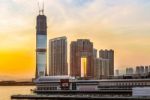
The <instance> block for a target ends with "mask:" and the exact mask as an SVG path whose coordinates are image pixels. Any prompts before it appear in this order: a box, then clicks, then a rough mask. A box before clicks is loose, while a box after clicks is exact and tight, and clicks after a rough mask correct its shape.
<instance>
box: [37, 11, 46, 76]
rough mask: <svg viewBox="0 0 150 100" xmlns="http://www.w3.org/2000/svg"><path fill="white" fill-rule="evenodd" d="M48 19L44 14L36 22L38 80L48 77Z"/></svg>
mask: <svg viewBox="0 0 150 100" xmlns="http://www.w3.org/2000/svg"><path fill="white" fill-rule="evenodd" d="M46 51H47V19H46V16H45V15H44V10H42V14H39V15H38V16H37V20H36V76H35V77H36V78H38V77H40V76H45V75H47V56H46V55H47V53H46Z"/></svg>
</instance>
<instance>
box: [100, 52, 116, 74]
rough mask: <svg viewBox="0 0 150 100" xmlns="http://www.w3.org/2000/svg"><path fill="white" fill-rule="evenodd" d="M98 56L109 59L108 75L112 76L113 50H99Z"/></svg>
mask: <svg viewBox="0 0 150 100" xmlns="http://www.w3.org/2000/svg"><path fill="white" fill-rule="evenodd" d="M99 57H100V58H103V59H108V60H109V75H110V76H114V50H100V51H99Z"/></svg>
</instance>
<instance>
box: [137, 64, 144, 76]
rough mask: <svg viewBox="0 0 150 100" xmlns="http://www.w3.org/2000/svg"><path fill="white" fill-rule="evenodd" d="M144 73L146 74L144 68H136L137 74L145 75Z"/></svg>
mask: <svg viewBox="0 0 150 100" xmlns="http://www.w3.org/2000/svg"><path fill="white" fill-rule="evenodd" d="M144 72H145V68H144V66H137V67H136V74H140V75H143V74H144Z"/></svg>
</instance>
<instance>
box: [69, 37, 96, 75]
mask: <svg viewBox="0 0 150 100" xmlns="http://www.w3.org/2000/svg"><path fill="white" fill-rule="evenodd" d="M70 75H71V76H75V77H81V76H84V77H93V76H94V68H93V43H92V42H90V40H88V39H78V40H77V41H73V42H71V44H70Z"/></svg>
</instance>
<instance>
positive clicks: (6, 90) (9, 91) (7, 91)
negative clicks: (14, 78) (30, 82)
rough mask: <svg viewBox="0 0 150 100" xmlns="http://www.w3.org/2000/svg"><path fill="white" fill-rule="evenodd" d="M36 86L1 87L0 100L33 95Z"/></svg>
mask: <svg viewBox="0 0 150 100" xmlns="http://www.w3.org/2000/svg"><path fill="white" fill-rule="evenodd" d="M34 88H35V87H34V86H0V100H11V98H10V97H11V95H17V94H25V95H26V94H33V93H32V92H31V91H30V90H31V89H34Z"/></svg>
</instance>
